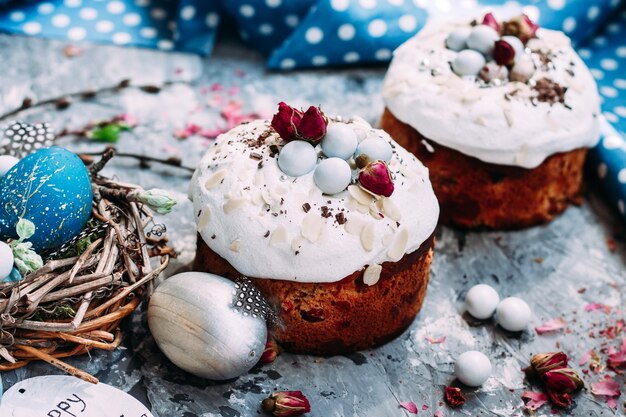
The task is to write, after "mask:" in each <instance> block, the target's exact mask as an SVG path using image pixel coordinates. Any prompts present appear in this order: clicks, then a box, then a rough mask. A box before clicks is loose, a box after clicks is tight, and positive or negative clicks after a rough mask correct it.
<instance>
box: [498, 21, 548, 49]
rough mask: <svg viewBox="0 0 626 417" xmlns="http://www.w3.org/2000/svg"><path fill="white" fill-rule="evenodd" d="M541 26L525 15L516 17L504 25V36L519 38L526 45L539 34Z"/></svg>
mask: <svg viewBox="0 0 626 417" xmlns="http://www.w3.org/2000/svg"><path fill="white" fill-rule="evenodd" d="M537 29H539V25H537V24H536V23H534V22H533V21H532V20H530V18H529V17H528V16H526V15H525V14H523V15H520V16H517V17H514V18H513V19H511V20H508V21H506V22H504V23H503V24H502V31H501V34H502V35H511V36H517V37H518V38H519V39H520V40H521V41H522V42H523V43H524V44H526V43H527V42H528V41H529V40H530V39H532V38H534V37H535V36H536V34H537Z"/></svg>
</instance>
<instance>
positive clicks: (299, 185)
mask: <svg viewBox="0 0 626 417" xmlns="http://www.w3.org/2000/svg"><path fill="white" fill-rule="evenodd" d="M348 126H350V127H352V128H353V129H354V130H355V133H357V137H359V140H363V139H365V138H368V137H379V138H381V139H383V140H386V141H389V142H390V144H391V145H392V146H393V147H394V153H393V157H392V159H391V162H390V164H389V167H390V170H391V172H392V173H393V175H394V176H395V181H394V185H395V191H394V193H393V194H392V196H391V197H390V198H388V199H387V198H383V199H380V200H378V202H376V200H375V199H374V198H373V197H371V196H370V195H369V194H367V193H366V192H364V191H362V190H361V189H360V188H358V186H356V185H350V186H349V188H348V190H345V191H343V192H341V193H339V194H336V195H333V196H328V195H323V194H322V192H321V191H320V190H319V188H318V187H317V186H316V185H315V183H314V181H313V172H310V173H308V174H306V175H303V176H301V177H297V178H294V177H288V176H286V175H285V174H284V173H283V172H282V171H281V170H280V169H279V167H278V164H277V157H275V156H271V155H272V153H273V151H272V149H271V145H278V146H282V145H284V144H285V142H284V141H283V140H282V139H281V138H280V137H279V136H278V135H277V134H276V133H275V132H274V131H273V129H271V128H270V124H269V121H267V120H257V121H253V122H250V123H247V124H243V125H241V126H238V127H236V128H234V129H233V130H231V131H229V132H227V133H225V134H223V135H220V136H219V137H218V138H217V140H216V142H215V143H214V144H213V146H211V148H210V149H209V151H208V152H207V153H206V155H205V156H204V157H203V159H202V161H201V162H200V164H199V166H198V168H197V170H196V172H195V174H194V176H193V179H192V182H191V184H190V196H191V198H192V200H193V206H194V210H195V217H196V221H197V224H198V231H199V232H200V234H201V236H202V239H203V240H204V241H205V242H206V244H207V245H208V246H209V247H210V248H211V249H212V250H213V251H214V252H216V253H217V254H218V255H220V256H221V257H222V258H224V259H225V260H227V261H228V262H229V263H230V264H231V265H232V266H233V267H234V268H235V269H237V271H239V272H240V273H242V274H244V275H247V276H250V277H257V278H270V279H279V280H291V281H298V282H336V281H339V280H341V279H343V278H345V277H346V276H348V275H350V274H352V273H353V272H355V271H359V270H362V269H363V268H364V267H366V266H368V265H376V264H381V263H383V262H386V261H397V260H399V259H400V258H401V257H402V256H403V255H404V254H406V253H411V252H413V251H415V250H417V249H418V248H419V246H420V245H421V244H422V243H423V242H424V241H425V240H427V239H428V238H429V237H430V235H431V234H432V233H433V231H434V229H435V226H436V224H437V220H438V218H439V205H438V203H437V200H436V198H435V195H434V193H433V189H432V186H431V183H430V181H429V179H428V169H427V168H425V167H424V166H423V165H422V164H421V163H420V162H419V161H418V160H417V159H416V158H415V157H414V156H413V155H411V154H410V153H408V152H407V151H406V150H404V149H403V148H401V147H400V146H399V145H397V144H396V143H395V142H393V141H392V140H391V138H390V137H389V135H387V134H386V133H385V132H383V131H382V130H377V129H373V128H372V127H371V126H370V125H369V124H368V123H367V122H365V121H363V120H362V119H358V118H355V119H352V120H351V121H349V124H348ZM272 148H273V149H274V151H275V150H276V148H275V147H272ZM316 149H318V150H319V149H320V148H319V146H318V147H317V148H316ZM353 166H354V165H353ZM356 174H357V170H356V169H355V170H353V177H355V178H356ZM370 202H371V204H369V203H370ZM307 203H308V205H309V206H310V209H309V210H308V212H305V210H304V208H303V206H306V205H307ZM322 207H327V209H322ZM323 210H326V211H327V212H329V213H330V215H329V216H327V217H324V216H322V214H323ZM339 213H343V216H344V217H345V219H347V221H346V222H345V223H344V224H340V221H338V219H337V218H336V217H335V216H336V215H337V214H339ZM381 214H382V216H383V217H381Z"/></svg>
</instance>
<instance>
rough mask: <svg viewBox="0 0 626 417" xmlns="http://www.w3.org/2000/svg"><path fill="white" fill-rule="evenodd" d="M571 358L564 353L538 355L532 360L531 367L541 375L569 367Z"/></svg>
mask: <svg viewBox="0 0 626 417" xmlns="http://www.w3.org/2000/svg"><path fill="white" fill-rule="evenodd" d="M568 361H569V358H568V357H567V355H566V354H565V353H563V352H549V353H537V354H536V355H533V357H532V358H530V366H531V367H532V369H533V370H534V371H535V372H536V373H537V374H538V375H539V376H541V375H543V374H545V373H546V372H548V371H552V370H554V369H561V368H566V367H567V362H568Z"/></svg>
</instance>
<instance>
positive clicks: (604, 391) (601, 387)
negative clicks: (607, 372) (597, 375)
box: [591, 378, 619, 397]
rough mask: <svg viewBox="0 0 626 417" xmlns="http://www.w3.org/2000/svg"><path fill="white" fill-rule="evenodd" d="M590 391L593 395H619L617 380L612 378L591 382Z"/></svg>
mask: <svg viewBox="0 0 626 417" xmlns="http://www.w3.org/2000/svg"><path fill="white" fill-rule="evenodd" d="M591 393H592V394H593V395H606V396H607V397H617V396H619V382H617V381H616V380H614V379H612V378H607V379H605V380H603V381H599V382H594V383H592V384H591Z"/></svg>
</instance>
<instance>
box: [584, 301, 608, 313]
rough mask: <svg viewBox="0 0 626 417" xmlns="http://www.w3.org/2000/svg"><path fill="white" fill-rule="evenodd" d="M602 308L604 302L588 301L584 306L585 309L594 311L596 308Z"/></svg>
mask: <svg viewBox="0 0 626 417" xmlns="http://www.w3.org/2000/svg"><path fill="white" fill-rule="evenodd" d="M603 308H604V304H600V303H590V304H587V305H586V306H585V311H596V310H602V309H603Z"/></svg>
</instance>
